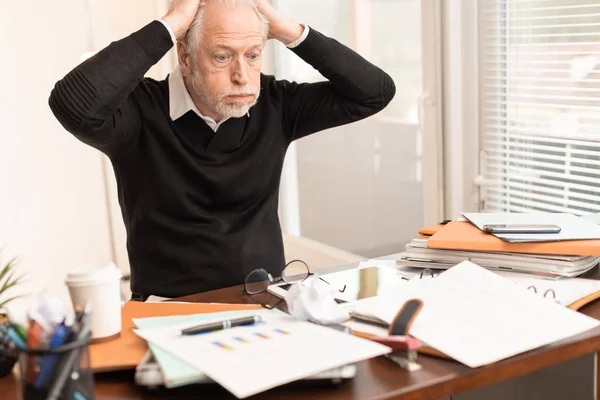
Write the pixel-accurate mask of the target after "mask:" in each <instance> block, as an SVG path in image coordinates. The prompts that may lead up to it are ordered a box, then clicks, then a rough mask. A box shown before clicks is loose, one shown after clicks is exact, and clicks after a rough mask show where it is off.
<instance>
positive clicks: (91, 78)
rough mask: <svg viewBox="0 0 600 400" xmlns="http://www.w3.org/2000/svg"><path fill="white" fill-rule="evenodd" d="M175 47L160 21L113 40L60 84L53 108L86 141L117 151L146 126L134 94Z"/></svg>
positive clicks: (103, 149) (51, 102)
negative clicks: (155, 66)
mask: <svg viewBox="0 0 600 400" xmlns="http://www.w3.org/2000/svg"><path fill="white" fill-rule="evenodd" d="M172 47H173V41H172V39H171V37H170V34H169V32H168V30H167V29H166V28H165V26H164V25H163V24H162V23H160V22H159V21H153V22H151V23H150V24H148V25H146V26H145V27H143V28H142V29H140V30H139V31H137V32H135V33H133V34H131V35H130V36H128V37H126V38H124V39H121V40H119V41H116V42H113V43H111V44H110V45H109V46H108V47H106V48H105V49H103V50H101V51H100V52H98V53H97V54H96V55H95V56H93V57H91V58H89V59H88V60H86V61H84V62H83V63H82V64H80V65H79V66H77V67H76V68H75V69H73V70H72V71H71V72H69V73H68V74H67V75H66V76H65V77H64V78H63V79H61V80H60V81H58V82H57V83H56V85H55V87H54V89H53V90H52V93H51V94H50V99H49V105H50V108H51V110H52V112H53V113H54V115H55V116H56V118H57V119H58V121H59V122H60V123H61V124H62V125H63V126H64V128H65V129H66V130H67V131H69V132H71V133H72V134H73V135H75V136H76V137H77V138H78V139H80V140H81V141H83V142H85V143H87V144H89V145H91V146H94V147H96V148H97V149H99V150H101V151H103V152H105V153H106V154H108V155H114V154H116V153H118V152H119V151H121V150H123V149H125V148H127V146H130V145H131V144H132V143H134V142H135V140H136V139H137V137H138V136H139V132H140V129H141V121H140V115H139V110H138V108H137V105H136V101H135V98H134V96H132V92H133V91H134V89H135V88H136V87H137V86H138V85H139V84H140V82H141V81H142V80H143V79H144V74H145V73H146V72H148V70H149V69H150V68H151V67H152V66H153V65H154V64H156V63H157V62H158V61H159V60H160V59H161V58H162V57H163V56H164V55H165V54H166V53H167V52H168V51H169V49H171V48H172Z"/></svg>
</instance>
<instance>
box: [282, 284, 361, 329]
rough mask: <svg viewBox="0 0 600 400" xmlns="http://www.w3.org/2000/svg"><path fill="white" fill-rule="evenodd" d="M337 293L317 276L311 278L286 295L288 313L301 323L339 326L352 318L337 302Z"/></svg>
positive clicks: (294, 285)
mask: <svg viewBox="0 0 600 400" xmlns="http://www.w3.org/2000/svg"><path fill="white" fill-rule="evenodd" d="M335 293H337V290H335V289H334V288H333V287H331V285H329V284H327V283H326V282H323V281H322V280H320V279H319V278H318V276H316V275H311V276H309V277H308V278H307V279H306V280H305V281H303V282H302V283H295V284H293V285H292V286H291V287H290V288H289V289H288V292H287V293H286V295H285V302H286V303H287V307H288V312H289V313H290V315H291V316H292V317H294V318H295V319H297V320H301V321H311V322H314V323H317V324H322V325H331V324H339V323H341V322H343V321H345V320H347V319H348V318H350V316H349V314H348V311H347V310H345V309H343V308H342V307H340V306H339V304H338V303H336V301H335V296H334V294H335Z"/></svg>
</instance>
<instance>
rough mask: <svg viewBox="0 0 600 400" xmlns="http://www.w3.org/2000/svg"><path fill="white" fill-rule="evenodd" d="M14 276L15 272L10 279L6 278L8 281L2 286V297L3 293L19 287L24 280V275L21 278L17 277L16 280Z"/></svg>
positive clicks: (0, 290)
mask: <svg viewBox="0 0 600 400" xmlns="http://www.w3.org/2000/svg"><path fill="white" fill-rule="evenodd" d="M14 275H15V271H13V272H12V273H11V274H10V275H9V276H8V278H6V281H5V282H4V285H2V287H1V288H0V296H1V295H2V293H4V292H6V291H7V290H8V289H10V288H12V287H14V286H16V285H18V284H19V281H20V280H21V279H23V275H21V276H19V277H17V278H14V279H13V276H14Z"/></svg>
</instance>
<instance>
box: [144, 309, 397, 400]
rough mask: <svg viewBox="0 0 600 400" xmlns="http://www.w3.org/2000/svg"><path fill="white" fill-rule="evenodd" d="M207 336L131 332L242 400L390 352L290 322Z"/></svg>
mask: <svg viewBox="0 0 600 400" xmlns="http://www.w3.org/2000/svg"><path fill="white" fill-rule="evenodd" d="M263 320H264V321H265V323H263V324H259V325H256V326H250V327H238V328H232V329H227V330H222V331H218V332H214V333H209V334H202V335H194V336H181V335H180V334H179V332H180V330H181V328H182V327H169V328H159V329H153V330H136V331H135V333H136V334H138V335H139V336H141V337H142V338H144V339H146V340H147V341H149V342H151V343H153V344H155V345H157V346H159V347H161V348H163V349H164V350H165V351H168V352H171V353H172V354H173V355H175V356H177V357H179V358H181V359H182V360H184V361H186V362H188V363H189V364H190V365H193V366H195V367H197V368H198V369H200V370H201V371H203V372H204V373H205V374H206V375H208V376H209V377H210V378H212V379H213V380H214V381H216V382H217V383H219V384H220V385H221V386H223V387H224V388H225V389H227V390H228V391H229V392H231V393H232V394H233V395H235V396H236V397H238V398H240V399H242V398H246V397H248V396H252V395H254V394H257V393H260V392H263V391H265V390H268V389H271V388H274V387H277V386H280V385H283V384H286V383H289V382H293V381H296V380H299V379H302V378H306V377H308V376H311V375H315V374H317V373H319V372H322V371H326V370H329V369H332V368H336V367H340V366H343V365H347V364H352V363H355V362H357V361H361V360H365V359H369V358H372V357H377V356H380V355H383V354H387V353H389V352H391V349H390V348H388V347H386V346H382V345H379V344H377V343H375V342H372V341H369V340H366V339H361V338H358V337H355V336H353V335H349V334H347V333H343V332H340V331H337V330H334V329H330V328H326V327H323V326H320V325H315V324H312V323H309V322H303V321H295V320H290V319H289V318H278V317H270V318H269V317H264V318H263Z"/></svg>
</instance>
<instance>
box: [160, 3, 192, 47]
mask: <svg viewBox="0 0 600 400" xmlns="http://www.w3.org/2000/svg"><path fill="white" fill-rule="evenodd" d="M200 1H201V0H171V2H170V4H169V11H168V12H167V15H165V16H164V18H163V21H165V22H166V23H167V24H168V25H169V26H170V27H171V29H172V30H173V32H174V33H175V36H176V37H177V39H181V38H182V37H183V36H184V35H185V33H186V32H187V30H188V28H189V27H190V25H192V22H193V21H194V18H196V14H197V13H198V7H199V6H200Z"/></svg>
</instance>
